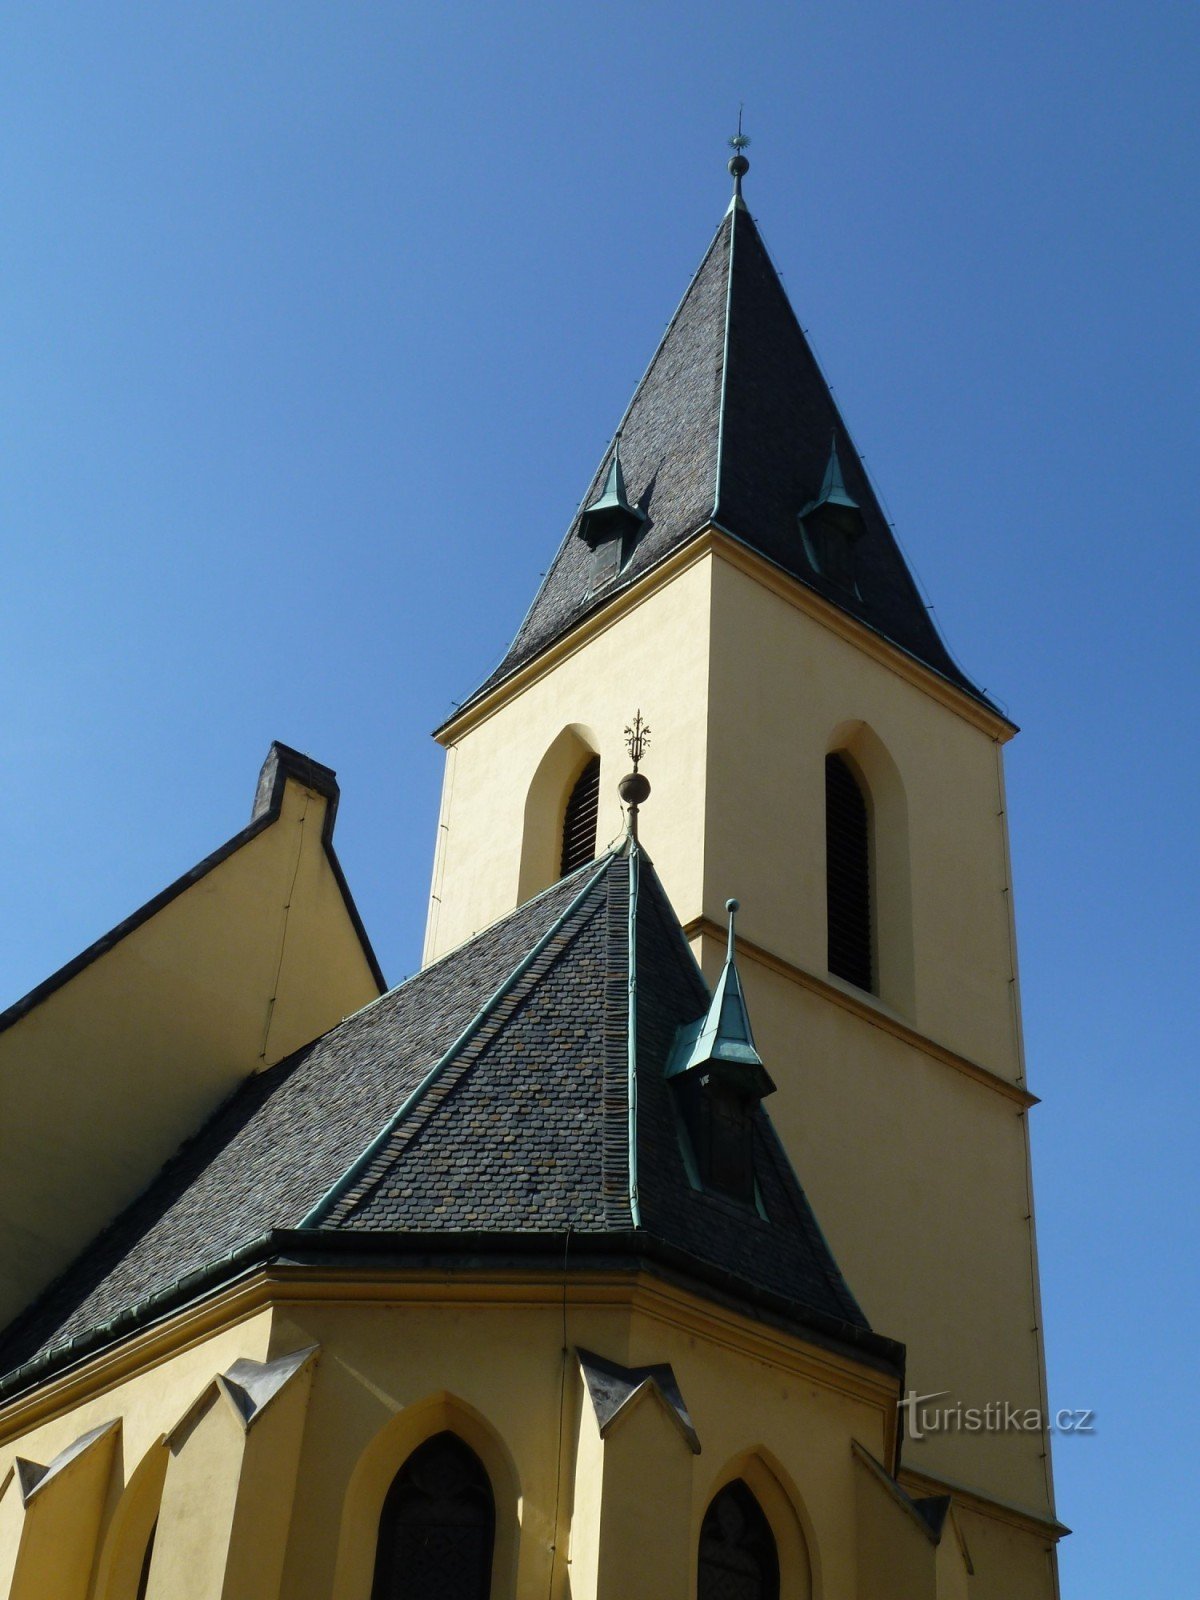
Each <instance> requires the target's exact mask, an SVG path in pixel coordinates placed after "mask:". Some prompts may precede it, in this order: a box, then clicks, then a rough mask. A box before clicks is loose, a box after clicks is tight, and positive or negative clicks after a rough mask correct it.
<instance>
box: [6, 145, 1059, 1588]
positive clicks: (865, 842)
mask: <svg viewBox="0 0 1200 1600" xmlns="http://www.w3.org/2000/svg"><path fill="white" fill-rule="evenodd" d="M731 168H732V170H733V171H734V177H735V194H734V199H733V202H732V204H731V206H730V208H729V211H728V212H727V213H726V215H725V217H724V218H723V220H722V222H721V225H720V227H719V228H718V230H717V233H716V236H715V237H714V239H713V241H712V244H711V245H710V247H709V250H708V252H707V253H706V255H705V257H704V259H703V261H702V262H701V266H700V268H699V270H698V272H697V274H696V276H695V277H694V279H693V280H692V283H691V285H690V286H689V289H688V291H687V294H686V295H685V297H684V300H683V302H682V303H681V305H680V307H679V309H678V310H677V312H676V314H675V316H674V318H673V319H672V322H671V324H670V325H669V327H668V330H667V333H666V335H665V336H664V339H663V342H662V344H661V345H660V348H659V350H658V352H657V353H656V355H655V357H654V360H653V361H652V363H651V365H650V368H649V369H648V371H647V373H646V375H645V377H644V378H643V380H642V382H641V384H640V385H639V387H638V389H637V391H636V392H635V394H634V397H633V400H632V401H631V403H630V406H629V408H628V410H627V412H626V415H625V416H624V418H623V419H622V421H621V425H620V428H619V429H618V431H617V433H616V435H615V436H614V442H613V444H612V445H611V447H610V449H609V450H608V451H607V452H606V454H605V457H604V459H603V460H602V462H601V463H600V466H599V467H598V469H597V472H596V476H595V479H594V481H593V483H592V484H591V486H590V488H589V490H588V492H587V494H586V495H585V496H584V499H583V502H582V507H583V509H582V510H581V512H580V513H579V514H578V515H577V517H576V518H575V519H574V521H573V522H572V524H571V526H570V527H569V529H568V532H567V535H566V538H565V539H564V541H563V544H562V547H561V548H560V551H559V554H558V556H557V557H556V558H555V561H554V563H553V564H552V566H551V567H550V569H549V571H548V573H547V577H546V580H545V582H544V583H543V585H542V588H541V589H540V590H539V592H538V594H537V596H535V598H534V601H533V604H532V606H531V608H530V611H529V613H528V614H527V616H526V618H525V621H524V622H523V624H522V626H521V629H520V631H519V632H518V635H517V637H516V639H515V640H514V642H513V646H512V647H511V649H510V651H509V653H508V655H507V656H506V658H505V660H504V661H503V662H502V663H501V665H500V667H499V668H498V669H497V671H496V672H495V673H494V674H493V675H492V677H491V678H489V680H488V681H487V682H486V683H485V684H484V685H482V686H481V687H480V689H479V690H478V691H477V692H476V693H475V694H474V695H473V696H472V697H471V698H470V699H469V700H468V701H467V702H466V703H465V704H464V705H463V706H462V707H461V708H460V710H459V711H458V712H457V713H456V714H455V716H454V718H453V719H452V720H451V721H450V722H449V723H448V724H447V725H446V726H444V727H443V728H442V729H440V730H439V732H438V738H439V740H440V741H441V743H442V744H443V745H444V746H445V749H446V776H445V784H444V790H443V800H442V809H441V816H440V819H439V826H438V832H437V845H436V851H435V856H434V863H433V876H432V888H431V896H430V904H429V914H428V922H427V934H426V948H425V958H424V964H423V967H422V970H421V972H420V973H419V974H417V976H416V977H414V978H413V979H410V980H409V981H408V982H407V983H405V984H403V985H401V986H400V987H399V988H397V989H392V990H388V989H386V987H385V985H384V982H383V979H382V975H381V974H380V972H379V969H378V964H377V963H376V962H375V958H374V956H373V954H372V953H371V950H370V945H369V942H368V940H367V937H366V934H365V931H364V930H363V928H362V925H361V922H360V921H359V919H358V916H357V913H356V911H355V910H354V905H353V900H352V898H351V896H350V892H349V889H348V887H347V885H346V884H345V880H344V878H343V877H342V875H341V871H340V868H339V867H338V864H337V858H336V854H335V853H334V850H333V844H332V837H333V820H334V814H335V812H336V807H337V803H338V794H337V785H336V781H335V780H334V777H333V774H332V773H331V772H330V771H329V769H327V768H324V767H321V766H320V765H319V764H318V763H315V762H313V761H311V760H309V759H308V758H305V757H302V756H300V755H299V754H298V753H297V752H294V751H289V750H287V749H286V748H285V747H282V746H274V747H272V752H271V754H270V756H269V757H268V761H267V764H266V766H265V767H264V771H263V775H262V778H261V779H260V784H259V790H258V793H257V796H256V801H255V810H254V815H253V817H252V820H251V824H250V825H249V827H248V828H247V829H246V830H243V833H242V834H240V835H238V836H237V837H236V838H235V839H234V840H232V841H230V843H229V845H227V846H226V847H224V849H223V850H221V851H218V852H216V853H215V855H214V856H212V857H210V858H208V859H207V860H206V861H205V862H202V863H201V864H200V866H199V867H198V868H197V869H195V870H194V872H193V873H191V874H189V875H187V877H186V878H185V879H183V880H180V882H179V883H178V884H176V885H173V886H171V889H170V890H168V891H164V894H163V895H162V896H160V897H158V899H157V900H156V901H155V902H151V905H150V906H149V907H147V908H143V912H142V913H139V914H137V916H135V917H134V918H131V919H130V921H129V923H128V924H123V925H122V927H121V928H119V929H117V930H114V932H113V934H111V935H109V936H108V937H107V939H105V940H102V941H100V942H99V944H98V945H97V946H94V947H93V948H92V950H91V951H89V952H85V953H84V955H83V956H82V957H80V958H79V959H78V961H77V962H76V963H72V964H71V967H69V968H67V969H64V972H63V973H62V974H59V975H56V977H55V978H54V979H51V980H48V983H47V984H46V985H43V986H42V987H41V989H40V990H38V991H35V992H34V994H33V995H32V996H30V997H27V1000H26V1001H25V1002H21V1003H19V1004H18V1006H16V1007H14V1008H12V1010H11V1011H10V1012H9V1013H6V1014H5V1016H4V1017H2V1018H0V1082H2V1084H3V1092H4V1094H5V1097H6V1100H5V1104H6V1116H5V1122H6V1125H7V1127H8V1128H9V1130H10V1133H9V1141H10V1143H11V1147H12V1161H11V1163H10V1162H8V1161H6V1170H5V1174H4V1176H3V1178H2V1179H0V1219H3V1229H4V1245H3V1250H2V1251H0V1272H2V1274H3V1275H2V1277H0V1285H2V1287H3V1293H4V1296H5V1304H4V1306H3V1310H4V1312H5V1314H6V1317H7V1318H8V1319H11V1320H10V1321H9V1326H8V1328H7V1330H6V1331H5V1333H4V1334H3V1337H2V1339H0V1486H2V1487H0V1600H3V1597H4V1596H8V1597H10V1600H41V1597H49V1596H56V1597H57V1596H62V1597H64V1600H218V1597H229V1600H232V1597H235V1596H237V1597H244V1600H268V1597H269V1600H275V1597H281V1600H282V1597H287V1600H293V1597H294V1600H310V1597H311V1600H317V1597H322V1600H325V1597H334V1600H402V1597H404V1600H423V1597H424V1596H427V1595H435V1594H436V1595H443V1596H446V1597H448V1600H455V1597H457V1596H460V1595H461V1596H465V1597H471V1600H487V1597H490V1600H510V1597H511V1600H518V1597H519V1600H525V1597H535V1596H538V1597H540V1596H546V1597H547V1600H566V1597H571V1600H592V1597H596V1600H599V1597H602V1596H603V1597H612V1600H617V1597H621V1600H625V1597H635V1596H646V1597H652V1596H653V1597H660V1596H661V1597H677V1600H723V1597H735V1600H791V1597H796V1600H801V1597H803V1600H809V1597H817V1600H869V1597H877V1600H889V1597H896V1600H900V1597H910V1596H913V1597H919V1596H928V1597H929V1600H960V1597H962V1600H965V1597H972V1600H1000V1597H1002V1596H1003V1597H1012V1596H1022V1597H1024V1596H1029V1597H1042V1596H1045V1597H1050V1596H1053V1595H1055V1594H1056V1593H1057V1581H1056V1568H1055V1558H1054V1546H1055V1543H1056V1541H1057V1539H1058V1538H1059V1537H1060V1536H1061V1535H1062V1534H1063V1533H1064V1532H1065V1531H1066V1530H1065V1529H1064V1528H1063V1527H1062V1525H1061V1524H1060V1523H1059V1522H1058V1521H1057V1519H1056V1515H1055V1507H1054V1501H1053V1489H1052V1480H1051V1472H1050V1457H1049V1435H1048V1432H1047V1427H1046V1424H1047V1421H1048V1413H1047V1400H1046V1392H1045V1378H1044V1362H1043V1356H1042V1344H1041V1312H1040V1306H1039V1301H1038V1270H1037V1258H1036V1245H1035V1237H1034V1228H1033V1207H1032V1185H1031V1177H1030V1166H1029V1149H1028V1135H1027V1130H1028V1113H1029V1111H1030V1109H1031V1108H1032V1107H1033V1105H1034V1104H1035V1103H1036V1102H1035V1098H1034V1096H1033V1095H1032V1094H1031V1092H1030V1090H1029V1088H1028V1086H1027V1083H1026V1079H1025V1070H1024V1061H1023V1055H1022V1045H1021V1032H1020V999H1019V989H1018V981H1017V965H1016V953H1015V941H1014V932H1013V913H1012V894H1011V883H1010V876H1009V866H1008V850H1007V817H1006V807H1005V801H1004V789H1003V768H1002V749H1003V745H1004V744H1005V743H1006V742H1007V740H1008V739H1009V738H1010V737H1012V735H1013V734H1014V732H1015V731H1016V730H1015V729H1014V728H1013V726H1012V725H1011V724H1010V723H1009V722H1008V721H1007V720H1006V718H1005V717H1004V716H1003V715H1002V714H1001V713H1000V712H999V711H998V710H997V708H996V707H995V706H993V705H992V704H991V703H990V702H989V701H988V700H987V699H986V697H985V696H983V695H982V694H981V693H980V692H979V691H978V690H977V689H976V688H975V687H974V686H973V685H972V684H971V683H970V682H969V680H967V679H966V678H965V676H964V675H963V674H962V672H961V670H960V669H959V668H958V667H957V666H956V665H955V664H954V663H953V661H952V660H951V659H950V658H949V657H948V656H947V655H946V653H945V650H944V647H943V646H942V645H941V641H940V640H939V639H938V638H937V635H936V633H935V632H934V630H933V628H932V625H931V623H930V621H929V618H928V613H927V611H926V608H925V607H924V605H923V603H922V602H921V601H920V597H919V596H918V595H917V593H916V590H915V587H914V586H913V584H912V580H911V577H910V576H909V574H908V572H907V568H906V567H905V566H904V563H903V559H902V557H901V556H900V553H899V551H898V549H897V548H896V546H895V543H894V540H893V539H892V537H891V533H890V530H889V529H888V527H887V524H886V521H885V519H884V518H883V516H882V513H881V512H880V510H879V508H878V504H877V502H876V500H875V497H874V493H873V491H872V489H871V486H870V483H869V481H868V480H867V478H866V474H865V472H864V471H863V469H862V465H861V462H860V461H859V459H858V457H857V454H856V452H855V451H854V448H853V444H852V441H851V440H850V438H849V436H848V434H847V433H846V431H845V428H844V425H843V424H842V422H841V419H840V417H839V416H838V414H837V411H836V407H835V406H834V403H833V401H832V398H831V397H830V395H829V392H828V388H827V386H826V384H825V381H824V379H823V378H822V377H821V375H820V373H819V371H818V369H817V368H816V364H815V362H814V361H813V360H812V357H811V353H810V352H809V350H808V347H807V344H806V342H805V341H804V337H803V334H802V333H801V331H800V329H799V326H798V324H797V323H796V321H795V318H794V315H793V314H792V312H791V308H790V307H789V306H788V304H787V300H786V297H785V296H784V293H783V290H782V287H781V286H780V284H779V281H778V278H777V276H776V275H775V272H774V269H773V267H772V266H771V264H770V261H769V258H768V257H767V256H766V252H765V249H764V248H763V246H762V243H761V239H760V237H759V235H758V232H757V229H756V227H755V225H754V222H753V219H752V218H751V216H750V214H749V212H748V210H747V209H746V206H745V203H744V201H743V199H742V196H741V180H742V177H743V176H744V173H745V170H746V169H745V161H744V157H742V156H740V154H739V155H738V156H736V157H735V161H734V162H733V163H731ZM639 710H640V712H644V714H645V719H646V722H647V723H648V724H649V728H648V729H644V728H643V725H642V723H641V722H640V720H639V721H634V715H635V712H638V711H639ZM631 754H632V757H633V758H635V759H633V765H634V768H635V770H638V771H639V772H640V775H644V777H645V778H647V779H649V786H648V787H649V793H648V794H647V793H645V789H646V787H647V786H646V785H644V784H643V785H642V786H641V787H640V788H639V787H637V786H631V785H630V783H629V782H628V781H625V782H623V783H619V782H618V780H619V779H621V778H622V775H625V774H627V773H628V769H629V766H630V764H631ZM730 902H734V909H730ZM735 910H736V918H735V915H734V911H735ZM32 1068H35V1069H36V1070H35V1071H34V1070H31V1069H32ZM69 1105H79V1106H81V1107H82V1108H84V1113H85V1114H84V1115H81V1116H77V1117H75V1118H74V1119H73V1120H72V1123H71V1126H72V1128H73V1129H74V1131H73V1132H72V1133H71V1135H70V1139H71V1140H72V1141H73V1143H68V1144H65V1145H63V1146H62V1148H61V1149H60V1150H59V1151H58V1153H57V1155H56V1157H55V1158H54V1159H48V1158H47V1157H46V1156H45V1152H46V1151H47V1150H50V1149H53V1148H54V1139H55V1129H56V1127H57V1126H58V1119H59V1118H61V1115H62V1109H63V1107H64V1106H69ZM38 1152H41V1153H42V1159H41V1160H40V1161H39V1160H37V1159H34V1158H35V1157H36V1156H37V1154H38ZM40 1174H43V1175H40Z"/></svg>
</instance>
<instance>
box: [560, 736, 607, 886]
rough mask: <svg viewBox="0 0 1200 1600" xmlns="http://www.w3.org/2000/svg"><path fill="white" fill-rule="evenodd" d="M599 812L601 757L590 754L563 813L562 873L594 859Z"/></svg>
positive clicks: (564, 874) (573, 869) (565, 873)
mask: <svg viewBox="0 0 1200 1600" xmlns="http://www.w3.org/2000/svg"><path fill="white" fill-rule="evenodd" d="M599 811H600V757H599V756H593V757H592V759H591V760H590V761H589V762H588V764H587V766H586V767H584V769H583V771H582V772H581V773H580V774H579V776H578V778H576V780H575V787H574V788H573V789H572V790H571V793H570V794H569V795H568V796H567V805H566V810H565V811H564V812H563V828H562V862H561V867H560V872H561V875H562V876H563V877H564V878H565V877H566V875H567V873H568V872H574V871H575V869H576V867H583V866H586V865H587V863H588V862H589V861H594V860H595V858H596V819H597V817H598V815H599Z"/></svg>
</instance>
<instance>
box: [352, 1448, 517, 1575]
mask: <svg viewBox="0 0 1200 1600" xmlns="http://www.w3.org/2000/svg"><path fill="white" fill-rule="evenodd" d="M495 1533H496V1507H495V1501H494V1500H493V1497H492V1486H491V1483H490V1482H489V1480H488V1475H487V1473H486V1472H485V1471H484V1468H483V1464H482V1462H481V1461H480V1460H479V1457H478V1456H477V1455H476V1454H475V1452H474V1451H473V1450H471V1449H469V1448H468V1447H467V1446H466V1445H465V1444H464V1443H463V1442H462V1440H461V1439H460V1438H459V1437H458V1436H457V1435H456V1434H453V1433H439V1434H437V1435H435V1437H434V1438H432V1439H427V1440H426V1441H425V1443H424V1444H423V1445H421V1446H420V1447H419V1448H418V1449H416V1450H414V1451H413V1453H412V1455H411V1456H409V1458H408V1460H407V1461H406V1462H405V1463H404V1465H403V1466H402V1467H401V1469H400V1471H399V1472H398V1473H397V1474H396V1478H395V1481H394V1482H393V1484H392V1486H391V1488H390V1489H389V1490H388V1493H387V1499H386V1500H385V1501H384V1502H383V1511H382V1513H381V1514H380V1518H379V1544H378V1546H377V1548H376V1553H375V1583H374V1586H373V1587H372V1589H371V1600H488V1595H489V1594H490V1593H491V1587H492V1546H493V1543H494V1540H495Z"/></svg>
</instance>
